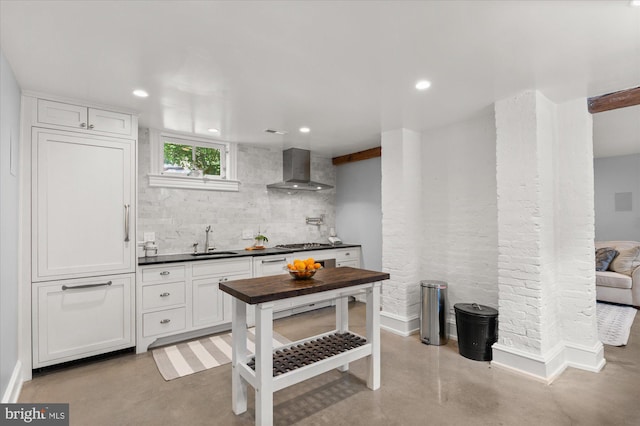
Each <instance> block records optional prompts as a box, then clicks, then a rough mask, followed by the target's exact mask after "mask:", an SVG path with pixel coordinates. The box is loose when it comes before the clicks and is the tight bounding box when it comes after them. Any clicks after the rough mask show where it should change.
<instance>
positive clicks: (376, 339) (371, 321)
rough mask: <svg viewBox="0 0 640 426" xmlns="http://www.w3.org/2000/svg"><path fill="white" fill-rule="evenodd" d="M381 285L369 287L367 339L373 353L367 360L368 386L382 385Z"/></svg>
mask: <svg viewBox="0 0 640 426" xmlns="http://www.w3.org/2000/svg"><path fill="white" fill-rule="evenodd" d="M380 287H381V283H380V282H376V283H374V284H373V286H372V287H370V288H368V289H367V341H368V342H369V343H371V355H369V358H368V361H367V364H368V365H367V367H368V374H367V387H368V388H369V389H371V390H376V389H378V388H379V387H380Z"/></svg>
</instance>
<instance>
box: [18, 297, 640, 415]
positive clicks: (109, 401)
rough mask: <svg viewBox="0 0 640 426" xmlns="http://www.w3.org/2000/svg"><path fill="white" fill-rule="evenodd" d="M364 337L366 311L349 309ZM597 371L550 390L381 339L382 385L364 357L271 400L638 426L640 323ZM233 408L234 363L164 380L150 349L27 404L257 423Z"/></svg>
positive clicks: (45, 380)
mask: <svg viewBox="0 0 640 426" xmlns="http://www.w3.org/2000/svg"><path fill="white" fill-rule="evenodd" d="M350 317H351V318H350V319H351V325H352V327H351V329H352V330H354V331H355V332H357V333H361V334H364V305H362V304H360V303H352V304H351V306H350ZM333 322H334V311H333V309H332V308H325V309H321V310H318V311H315V312H311V313H306V314H301V315H296V316H294V317H289V318H284V319H281V320H277V321H276V322H275V329H276V331H278V332H279V333H281V334H283V335H284V336H286V337H288V338H290V339H291V340H297V339H301V338H304V337H307V336H310V335H314V334H318V333H321V332H324V331H329V330H331V329H333V328H334V324H333ZM605 357H606V359H607V365H606V366H605V368H604V369H603V370H602V371H601V372H600V373H597V374H596V373H590V372H586V371H581V370H577V369H573V368H569V369H567V370H566V371H565V372H564V373H563V374H562V375H561V376H560V377H559V378H558V379H557V380H556V381H555V382H553V384H551V385H544V384H542V383H538V382H536V381H533V380H530V379H528V378H525V377H522V376H519V375H517V374H514V373H512V372H509V371H506V370H504V369H500V368H492V367H491V365H490V364H489V363H488V362H479V361H472V360H469V359H466V358H463V357H462V356H460V355H459V354H458V348H457V345H456V342H455V341H450V342H449V344H448V345H446V346H441V347H438V346H428V345H424V344H422V343H420V341H419V339H418V336H417V335H413V336H410V337H400V336H396V335H394V334H392V333H389V332H386V331H382V386H381V388H380V389H379V390H377V391H375V392H372V391H370V390H369V389H367V387H366V385H365V377H366V375H365V373H366V370H365V364H364V361H363V360H359V361H356V362H354V363H352V364H351V369H350V372H349V373H340V372H338V371H332V372H329V373H326V374H323V375H321V376H318V377H315V378H313V379H311V380H308V381H306V382H302V383H300V384H298V385H296V386H293V387H290V388H287V389H284V390H282V391H280V392H277V393H276V394H275V395H274V422H275V424H278V425H291V424H300V425H325V424H326V425H361V424H362V425H423V424H431V425H474V426H477V425H598V426H602V425H639V424H640V315H638V316H637V317H636V320H635V323H634V326H633V328H632V331H631V337H630V339H629V345H628V346H626V347H620V348H616V347H611V346H605ZM249 390H250V391H249V405H248V411H247V412H246V413H244V414H242V415H240V416H235V415H234V414H233V412H232V411H231V367H230V364H227V365H225V366H221V367H217V368H213V369H211V370H208V371H204V372H201V373H197V374H193V375H191V376H187V377H183V378H180V379H176V380H173V381H170V382H165V381H164V379H163V378H162V377H161V376H160V373H158V371H157V369H156V366H155V363H154V361H153V357H152V356H151V353H150V352H147V353H145V354H141V355H132V354H129V355H123V356H119V357H116V358H113V359H108V360H103V361H98V362H93V363H90V364H86V365H80V366H75V367H71V368H68V369H65V370H61V371H56V372H51V373H48V374H44V375H41V376H38V377H36V378H34V380H32V381H30V382H28V383H25V385H24V387H23V389H22V394H21V396H20V402H68V403H70V420H71V425H82V426H84V425H110V426H111V425H253V424H254V400H253V390H252V388H249Z"/></svg>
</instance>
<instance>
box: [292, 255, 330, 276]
mask: <svg viewBox="0 0 640 426" xmlns="http://www.w3.org/2000/svg"><path fill="white" fill-rule="evenodd" d="M320 269H322V265H321V264H319V263H316V261H315V260H313V258H312V257H310V258H308V259H307V260H300V259H295V260H294V261H293V263H289V264H288V265H287V267H286V270H287V271H289V275H291V277H292V278H293V279H294V280H308V279H311V278H312V277H313V276H314V275H315V274H316V272H317V271H318V270H320Z"/></svg>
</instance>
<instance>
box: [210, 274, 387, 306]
mask: <svg viewBox="0 0 640 426" xmlns="http://www.w3.org/2000/svg"><path fill="white" fill-rule="evenodd" d="M387 279H389V274H387V273H384V272H378V271H369V270H366V269H358V268H351V267H347V266H343V267H339V268H326V269H321V270H319V271H318V272H316V274H315V276H314V277H313V278H311V279H308V280H294V279H293V278H291V275H289V274H283V275H272V276H267V277H258V278H248V279H243V280H234V281H229V282H221V283H220V290H222V291H224V292H225V293H228V294H230V295H231V296H233V297H235V298H237V299H239V300H242V301H243V302H245V303H247V304H249V305H255V304H258V303H265V302H272V301H275V300H281V299H287V298H290V297H297V296H303V295H305V294H313V293H319V292H323V291H328V290H336V289H340V288H345V287H352V286H356V285H360V284H367V283H372V282H376V281H383V280H387Z"/></svg>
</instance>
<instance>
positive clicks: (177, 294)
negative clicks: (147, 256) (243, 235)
mask: <svg viewBox="0 0 640 426" xmlns="http://www.w3.org/2000/svg"><path fill="white" fill-rule="evenodd" d="M308 257H314V258H316V259H318V260H335V265H336V266H353V267H359V266H360V248H359V247H354V248H350V249H335V250H334V249H332V250H318V251H316V250H314V251H303V252H296V253H287V254H282V255H268V256H243V257H235V258H227V259H218V260H196V261H187V262H179V263H171V264H155V265H144V266H140V267H139V271H138V272H139V273H138V275H137V276H138V282H137V290H136V301H137V302H136V303H137V305H136V312H137V314H136V315H137V316H136V318H137V331H136V352H137V353H141V352H146V351H147V349H148V348H149V345H151V344H153V343H154V342H156V340H159V339H161V340H160V342H158V343H159V344H168V343H171V342H174V341H180V340H184V339H187V338H193V337H197V336H198V335H203V334H207V333H212V332H219V331H222V330H223V329H230V328H231V296H229V295H228V294H226V293H224V292H222V291H221V290H220V283H221V282H227V281H232V280H238V279H245V278H252V277H262V276H269V275H281V274H286V273H287V272H286V271H285V267H286V265H287V263H291V262H292V261H293V259H307V258H308ZM331 264H333V263H332V262H331ZM326 306H331V301H326V302H318V303H314V304H309V305H303V306H293V305H292V304H291V302H290V301H289V300H288V299H284V300H279V301H278V302H277V303H275V305H274V308H273V310H274V318H281V317H285V316H289V315H292V314H297V313H301V312H305V311H309V310H313V309H319V308H323V307H326ZM254 308H255V307H254V306H252V305H248V306H247V324H248V325H249V326H253V325H254V323H255V311H254Z"/></svg>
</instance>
